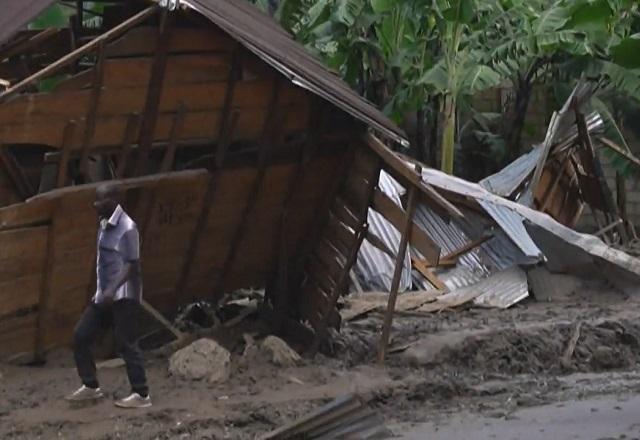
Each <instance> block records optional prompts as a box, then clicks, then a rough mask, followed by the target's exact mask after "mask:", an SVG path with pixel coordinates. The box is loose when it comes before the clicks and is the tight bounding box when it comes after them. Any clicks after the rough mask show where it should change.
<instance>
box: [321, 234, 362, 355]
mask: <svg viewBox="0 0 640 440" xmlns="http://www.w3.org/2000/svg"><path fill="white" fill-rule="evenodd" d="M368 228H369V227H368V225H367V224H364V225H363V226H362V228H360V230H359V231H358V232H357V234H356V241H355V243H354V244H353V247H352V248H351V250H350V253H349V256H348V258H347V261H346V262H345V265H344V267H343V268H342V273H341V274H340V276H339V278H338V280H337V281H336V285H335V286H334V287H333V289H332V290H331V293H330V294H329V301H328V302H327V310H325V313H324V315H323V316H322V320H321V321H320V325H319V326H318V328H317V329H316V336H315V339H314V341H313V344H312V347H311V352H312V353H315V352H317V350H318V348H319V347H320V344H321V343H322V341H323V340H325V339H326V338H327V337H328V334H327V329H328V328H329V324H330V322H331V318H332V316H333V314H334V311H335V310H336V306H337V304H338V299H339V298H340V295H341V294H342V291H343V289H344V288H345V284H346V283H347V281H349V273H350V272H351V268H352V267H353V265H354V263H355V262H356V258H358V250H359V249H360V246H361V245H362V242H363V240H364V238H365V237H366V235H367V229H368Z"/></svg>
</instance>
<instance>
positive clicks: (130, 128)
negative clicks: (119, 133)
mask: <svg viewBox="0 0 640 440" xmlns="http://www.w3.org/2000/svg"><path fill="white" fill-rule="evenodd" d="M139 126H140V115H139V114H138V113H134V114H132V115H130V116H129V117H128V118H127V126H126V128H125V130H124V138H123V139H122V146H121V147H120V154H119V155H118V168H117V169H116V178H117V179H124V178H125V177H126V176H127V165H128V164H129V157H130V156H131V145H132V144H133V141H134V139H135V138H136V132H137V131H138V127H139Z"/></svg>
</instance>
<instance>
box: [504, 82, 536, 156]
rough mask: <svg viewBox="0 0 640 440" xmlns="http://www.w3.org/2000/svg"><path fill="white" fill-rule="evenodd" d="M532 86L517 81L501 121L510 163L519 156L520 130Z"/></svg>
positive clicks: (525, 115)
mask: <svg viewBox="0 0 640 440" xmlns="http://www.w3.org/2000/svg"><path fill="white" fill-rule="evenodd" d="M532 91H533V85H532V84H531V83H530V82H528V81H526V80H523V79H520V80H518V82H517V84H516V87H515V90H514V96H513V98H512V99H511V101H510V102H509V104H508V106H507V109H506V112H505V117H504V119H503V126H502V136H503V138H504V142H505V145H506V148H507V160H508V161H509V162H511V161H512V160H515V159H516V158H518V157H519V156H520V152H521V143H522V130H523V129H524V122H525V120H526V117H527V110H528V109H529V102H530V101H531V92H532Z"/></svg>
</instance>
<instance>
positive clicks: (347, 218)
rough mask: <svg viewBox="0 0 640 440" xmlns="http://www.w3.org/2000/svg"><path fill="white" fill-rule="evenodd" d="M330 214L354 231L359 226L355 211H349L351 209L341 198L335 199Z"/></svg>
mask: <svg viewBox="0 0 640 440" xmlns="http://www.w3.org/2000/svg"><path fill="white" fill-rule="evenodd" d="M331 213H332V214H333V215H335V216H336V218H338V220H340V221H341V222H342V223H344V224H345V225H347V226H349V227H350V228H351V229H353V230H354V231H355V230H357V229H358V228H359V227H360V225H361V224H360V222H359V221H358V216H357V214H356V213H355V210H353V209H351V207H350V206H349V205H348V204H347V203H346V202H345V200H344V199H342V198H341V197H336V199H335V201H334V203H333V205H332V207H331Z"/></svg>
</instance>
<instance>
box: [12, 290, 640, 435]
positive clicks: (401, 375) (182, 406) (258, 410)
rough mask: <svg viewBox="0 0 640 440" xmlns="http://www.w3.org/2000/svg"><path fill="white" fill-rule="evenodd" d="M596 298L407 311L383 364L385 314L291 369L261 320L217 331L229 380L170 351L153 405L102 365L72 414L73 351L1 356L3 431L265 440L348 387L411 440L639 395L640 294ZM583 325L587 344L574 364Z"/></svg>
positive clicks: (349, 328) (350, 327)
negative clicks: (175, 360) (268, 342)
mask: <svg viewBox="0 0 640 440" xmlns="http://www.w3.org/2000/svg"><path fill="white" fill-rule="evenodd" d="M592 296H593V298H594V299H593V300H592V299H591V298H589V299H585V298H573V300H572V301H569V300H567V301H563V302H562V303H561V304H559V303H540V302H535V301H533V300H531V301H529V302H527V303H525V304H523V305H521V306H518V307H515V308H513V309H509V310H481V309H467V310H456V311H445V312H442V313H440V314H430V315H424V316H413V315H408V314H403V315H399V316H398V317H397V319H396V320H395V321H394V328H393V339H392V346H391V350H390V351H391V353H392V354H390V356H389V359H388V361H387V365H386V366H385V367H379V366H377V365H376V364H375V354H376V345H377V338H378V337H379V331H380V325H381V322H382V321H381V319H382V317H381V315H380V314H379V313H375V312H374V313H370V314H368V315H366V316H365V317H363V318H362V319H359V320H356V321H352V322H349V323H347V324H346V326H345V328H344V329H343V331H342V332H341V334H340V335H336V337H335V340H334V344H332V349H333V353H334V355H335V357H327V356H324V355H317V356H315V357H313V358H309V357H306V358H304V357H303V359H302V361H301V364H300V365H297V366H290V367H282V366H274V365H272V364H271V362H268V361H265V360H264V359H262V358H261V357H259V356H258V357H251V356H248V357H245V356H244V355H243V354H244V352H245V348H246V343H245V338H244V335H245V334H250V335H251V338H252V339H255V341H257V342H259V341H261V340H263V339H264V338H265V337H266V336H267V333H266V331H265V329H264V328H263V327H262V326H261V325H259V324H258V323H256V322H252V321H251V320H249V322H248V323H247V324H246V325H244V326H240V327H239V328H235V329H225V330H224V332H221V333H219V334H215V335H213V337H214V338H215V339H216V341H218V342H219V343H220V344H222V345H223V346H224V347H225V348H226V349H227V350H229V351H230V353H231V373H230V377H229V380H228V381H227V382H225V383H219V384H208V383H206V382H202V381H201V382H193V381H187V380H182V379H179V378H177V377H173V376H170V375H169V374H168V372H167V367H168V358H167V357H164V356H163V357H153V358H150V359H148V372H149V377H150V384H151V392H152V398H153V401H154V406H153V407H152V408H150V409H148V410H143V411H140V412H123V411H121V410H118V409H116V408H115V407H114V406H113V404H112V400H113V399H115V398H118V397H121V396H123V395H125V394H127V392H128V384H127V380H126V375H125V371H124V368H122V367H119V368H108V369H103V370H101V371H100V378H101V384H102V386H103V388H104V389H105V390H106V391H107V399H105V400H103V401H101V402H99V403H97V404H96V405H93V406H88V407H81V408H72V407H70V406H69V405H68V404H67V403H66V402H64V401H63V400H62V397H63V396H64V395H65V394H67V393H68V392H69V391H71V390H73V389H74V388H75V387H77V386H78V380H77V378H76V374H75V371H74V369H73V363H72V357H71V353H70V352H69V351H67V350H60V351H57V352H55V353H51V354H50V355H49V358H48V362H47V364H46V365H45V366H42V367H39V368H35V367H23V366H17V365H11V364H7V363H4V364H3V363H0V374H2V378H1V379H0V395H1V396H2V398H1V399H0V438H3V439H38V438H41V439H50V438H63V439H105V440H106V439H120V438H123V439H125V438H127V439H128V438H139V439H182V438H184V439H187V438H188V439H191V438H195V439H240V440H242V439H254V438H255V437H256V435H259V434H263V433H265V432H268V431H270V430H272V429H274V428H276V427H278V426H280V425H282V424H284V423H286V422H289V421H291V420H293V419H295V418H297V417H300V416H301V415H303V414H306V413H308V412H309V411H311V410H313V409H315V408H317V407H318V406H320V405H322V404H324V403H327V402H328V401H330V400H331V399H333V398H335V397H338V396H341V395H344V394H347V393H358V394H360V395H362V396H364V397H365V398H368V399H370V402H371V405H372V406H374V407H375V408H376V409H379V410H380V412H381V413H382V414H384V415H385V419H386V422H387V424H388V425H389V426H390V427H391V428H392V429H393V430H394V432H395V433H397V434H402V433H403V432H411V431H412V430H414V431H415V429H417V428H416V426H417V427H419V426H420V424H421V423H428V424H429V427H430V428H429V429H432V428H433V429H436V428H438V427H439V426H442V427H443V429H444V427H445V426H447V423H449V422H450V420H451V418H452V417H453V416H454V415H456V414H460V413H461V412H465V413H469V414H473V415H474V417H475V416H477V417H478V418H480V419H482V420H484V419H487V418H488V419H491V420H507V421H508V420H511V419H513V418H514V417H517V414H519V412H522V411H523V410H525V409H526V408H535V407H541V406H544V405H550V404H559V402H566V401H573V400H575V401H583V400H588V399H594V398H597V396H604V395H611V394H614V395H618V396H625V395H633V394H635V393H637V392H638V391H640V368H638V363H639V361H640V343H639V341H640V325H638V324H639V323H640V319H639V318H640V308H639V307H638V306H639V305H640V304H639V301H638V300H637V299H635V298H624V297H622V296H620V295H617V294H613V293H610V292H603V294H602V296H597V295H592ZM603 298H604V299H606V300H603ZM578 322H581V323H582V324H581V331H580V336H579V338H578V342H577V344H576V347H575V351H574V352H573V354H572V356H571V358H570V362H569V363H568V364H567V363H563V362H561V360H560V359H561V357H562V355H563V353H564V352H565V350H566V347H567V344H568V342H569V339H570V337H571V332H572V329H573V328H574V327H575V326H576V324H577V323H578ZM295 348H298V349H300V348H302V347H295ZM470 426H473V424H470ZM418 432H419V430H418ZM427 432H430V431H427ZM472 434H473V432H469V433H468V435H467V438H473V435H472ZM469 436H471V437H469ZM451 438H455V437H451Z"/></svg>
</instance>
